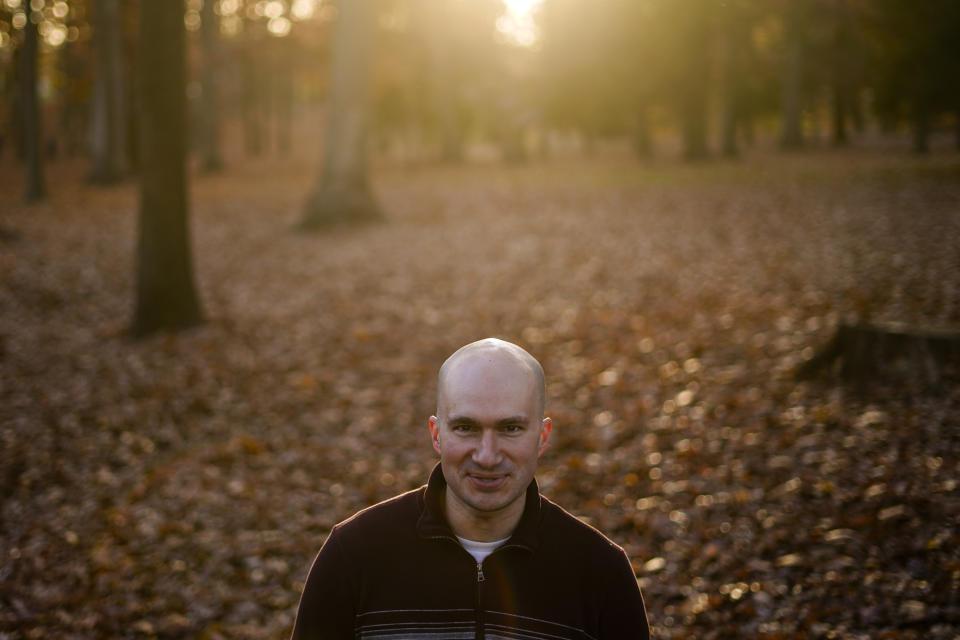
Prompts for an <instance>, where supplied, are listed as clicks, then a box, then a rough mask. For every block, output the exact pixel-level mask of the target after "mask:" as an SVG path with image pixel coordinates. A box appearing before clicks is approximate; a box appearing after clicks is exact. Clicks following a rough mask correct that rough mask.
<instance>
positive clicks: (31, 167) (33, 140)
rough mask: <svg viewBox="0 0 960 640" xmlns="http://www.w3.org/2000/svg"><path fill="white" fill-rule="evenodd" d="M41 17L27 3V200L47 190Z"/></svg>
mask: <svg viewBox="0 0 960 640" xmlns="http://www.w3.org/2000/svg"><path fill="white" fill-rule="evenodd" d="M39 19H40V15H39V14H38V13H36V12H34V11H31V10H30V7H29V5H28V6H27V20H26V23H25V24H24V26H23V44H22V45H21V46H22V51H21V52H20V108H21V109H22V111H21V122H22V123H23V135H24V152H25V159H26V164H27V181H26V191H25V193H24V196H25V198H26V201H27V202H36V201H37V200H42V199H43V198H44V197H45V196H46V191H47V190H46V185H45V184H44V179H43V136H42V134H41V123H40V99H39V96H38V94H37V49H38V48H39V42H38V41H39V37H38V34H37V21H38V20H39Z"/></svg>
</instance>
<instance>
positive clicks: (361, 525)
mask: <svg viewBox="0 0 960 640" xmlns="http://www.w3.org/2000/svg"><path fill="white" fill-rule="evenodd" d="M425 490H426V486H422V487H419V488H417V489H412V490H410V491H407V492H405V493H401V494H400V495H397V496H394V497H392V498H388V499H386V500H384V501H383V502H378V503H377V504H374V505H371V506H369V507H366V508H365V509H361V510H360V511H358V512H357V513H355V514H353V515H352V516H350V517H349V518H347V519H346V520H343V521H342V522H340V523H339V524H337V525H336V526H335V527H334V531H338V532H339V533H340V535H341V536H348V537H353V536H355V535H357V534H360V533H363V532H366V531H379V532H380V533H386V532H387V531H389V530H393V529H395V528H396V527H398V526H404V527H409V526H411V525H410V523H411V522H412V523H415V522H416V520H417V518H418V517H419V514H420V510H421V508H422V505H423V494H424V491H425Z"/></svg>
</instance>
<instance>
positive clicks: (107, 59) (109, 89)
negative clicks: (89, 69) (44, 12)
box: [89, 0, 130, 184]
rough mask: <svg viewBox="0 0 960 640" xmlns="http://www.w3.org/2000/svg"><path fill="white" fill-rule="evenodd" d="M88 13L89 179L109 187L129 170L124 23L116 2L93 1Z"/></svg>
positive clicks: (111, 0) (107, 0)
mask: <svg viewBox="0 0 960 640" xmlns="http://www.w3.org/2000/svg"><path fill="white" fill-rule="evenodd" d="M91 10H92V12H93V16H92V23H93V39H94V48H95V51H96V72H95V74H94V86H93V101H92V107H93V113H92V117H91V119H90V123H91V141H90V142H91V148H92V151H93V168H92V170H91V172H90V176H89V179H90V181H91V182H95V183H99V184H110V183H114V182H119V181H120V180H122V179H123V178H125V177H126V175H127V173H128V172H129V170H130V165H129V162H128V161H127V135H126V134H127V130H126V126H127V113H126V89H125V87H124V58H123V20H122V19H121V11H120V3H119V0H96V1H95V2H93V4H92V6H91Z"/></svg>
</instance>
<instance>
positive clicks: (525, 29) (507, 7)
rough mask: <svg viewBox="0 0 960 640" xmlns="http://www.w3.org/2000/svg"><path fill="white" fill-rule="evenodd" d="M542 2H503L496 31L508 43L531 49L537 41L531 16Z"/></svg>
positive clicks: (535, 0)
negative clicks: (502, 11) (502, 9)
mask: <svg viewBox="0 0 960 640" xmlns="http://www.w3.org/2000/svg"><path fill="white" fill-rule="evenodd" d="M542 2H543V0H503V3H504V13H503V15H502V16H500V18H498V19H497V31H499V32H500V34H501V35H502V36H503V37H505V38H506V39H507V40H509V41H510V42H512V43H514V44H517V45H519V46H522V47H531V46H533V45H534V44H535V43H536V41H537V35H538V34H537V24H536V22H535V21H534V19H533V15H534V13H535V12H536V10H537V8H539V6H540V4H541V3H542Z"/></svg>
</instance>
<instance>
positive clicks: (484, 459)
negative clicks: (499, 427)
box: [473, 430, 500, 467]
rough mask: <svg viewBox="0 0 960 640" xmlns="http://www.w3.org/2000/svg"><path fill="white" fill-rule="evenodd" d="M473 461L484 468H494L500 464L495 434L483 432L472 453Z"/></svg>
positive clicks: (490, 431) (488, 431) (489, 431)
mask: <svg viewBox="0 0 960 640" xmlns="http://www.w3.org/2000/svg"><path fill="white" fill-rule="evenodd" d="M473 461H474V462H476V463H477V464H479V465H481V466H484V467H494V466H496V465H497V464H499V462H500V447H498V446H497V434H496V433H494V432H493V431H492V430H485V431H484V432H483V433H482V434H481V435H480V442H479V443H477V448H476V449H475V450H474V452H473Z"/></svg>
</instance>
